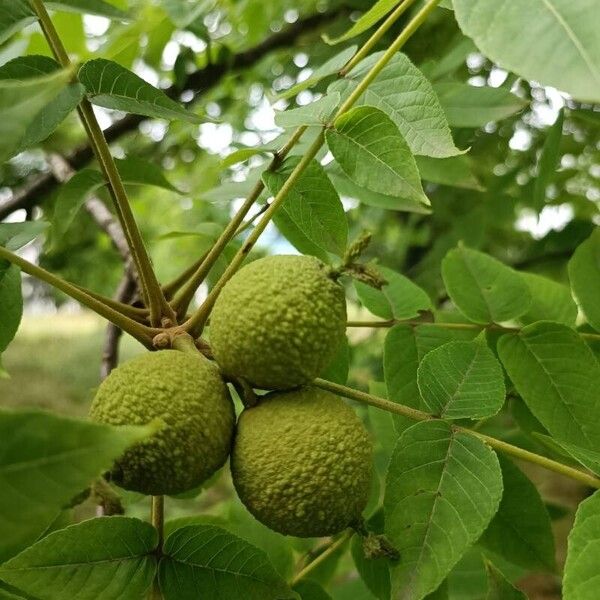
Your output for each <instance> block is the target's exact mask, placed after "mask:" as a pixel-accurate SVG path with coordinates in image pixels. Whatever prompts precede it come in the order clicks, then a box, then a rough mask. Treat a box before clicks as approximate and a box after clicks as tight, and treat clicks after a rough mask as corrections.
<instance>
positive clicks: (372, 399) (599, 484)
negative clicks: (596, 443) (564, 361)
mask: <svg viewBox="0 0 600 600" xmlns="http://www.w3.org/2000/svg"><path fill="white" fill-rule="evenodd" d="M314 385H316V386H317V387H320V388H321V389H324V390H327V391H329V392H333V393H334V394H338V395H339V396H343V397H345V398H349V399H350V400H357V401H358V402H364V403H365V404H369V405H370V406H375V407H376V408H380V409H382V410H387V411H388V412H391V413H395V414H397V415H402V416H403V417H407V418H409V419H412V420H413V421H431V420H440V421H442V420H443V419H438V417H435V416H434V415H431V414H429V413H426V412H423V411H421V410H417V409H415V408H411V407H409V406H404V405H403V404H397V403H396V402H391V401H390V400H386V399H385V398H380V397H378V396H374V395H373V394H368V393H366V392H361V391H359V390H354V389H352V388H349V387H347V386H345V385H340V384H338V383H333V382H331V381H326V380H325V379H316V380H315V382H314ZM453 428H454V430H455V431H460V432H462V433H467V434H469V435H473V436H475V437H477V438H479V439H480V440H481V441H483V442H484V443H486V444H487V445H488V446H490V447H491V448H494V450H498V451H500V452H503V453H504V454H508V455H509V456H513V457H515V458H518V459H520V460H524V461H527V462H530V463H533V464H536V465H538V466H540V467H543V468H544V469H548V470H549V471H554V472H555V473H560V474H561V475H564V476H566V477H569V478H571V479H574V480H575V481H579V482H580V483H583V484H585V485H587V486H590V487H592V488H595V489H600V478H598V477H596V476H594V475H590V474H588V473H584V472H583V471H580V470H579V469H575V468H573V467H569V466H568V465H564V464H562V463H560V462H558V461H555V460H552V459H550V458H546V457H545V456H541V455H539V454H535V453H534V452H530V451H529V450H525V449H523V448H519V447H518V446H513V445H512V444H509V443H507V442H503V441H502V440H499V439H497V438H493V437H491V436H489V435H485V434H483V433H479V432H478V431H473V430H472V429H468V428H466V427H459V426H456V425H454V426H453Z"/></svg>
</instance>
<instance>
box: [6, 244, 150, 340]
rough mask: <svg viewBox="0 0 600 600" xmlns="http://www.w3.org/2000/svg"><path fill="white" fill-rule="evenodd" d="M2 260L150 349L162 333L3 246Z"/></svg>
mask: <svg viewBox="0 0 600 600" xmlns="http://www.w3.org/2000/svg"><path fill="white" fill-rule="evenodd" d="M0 259H4V260H7V261H8V262H10V263H12V264H14V265H17V267H19V268H20V269H21V270H22V271H23V272H25V273H27V274H28V275H31V276H32V277H35V278H36V279H40V280H41V281H45V282H46V283H48V284H49V285H51V286H53V287H55V288H56V289H58V290H60V291H61V292H63V293H65V294H67V295H68V296H70V297H71V298H73V299H74V300H77V301H78V302H80V303H81V304H83V305H85V306H87V307H88V308H90V309H91V310H93V311H94V312H96V313H98V314H99V315H100V316H101V317H104V318H105V319H106V320H108V321H110V322H111V323H115V324H116V325H118V326H119V327H121V328H122V329H124V330H125V331H126V332H127V333H129V334H130V335H131V336H133V337H134V338H135V339H137V340H138V341H139V342H141V343H142V344H144V345H145V346H146V347H148V348H152V339H153V338H154V336H155V335H156V334H158V333H160V332H161V330H160V329H153V328H151V327H146V326H145V325H142V324H141V323H138V322H137V321H134V320H133V319H130V318H129V317H127V316H125V315H124V314H123V313H121V312H119V311H117V310H115V309H114V308H111V307H110V306H108V305H106V304H105V303H104V302H102V301H100V300H97V299H96V298H94V296H92V295H90V294H89V293H88V292H87V291H86V290H84V289H83V288H80V287H79V286H76V285H73V284H72V283H69V282H68V281H65V280H64V279H61V278H60V277H57V276H56V275H53V274H52V273H50V272H49V271H46V270H45V269H42V268H41V267H38V266H37V265H34V264H33V263H30V262H29V261H28V260H25V259H24V258H22V257H20V256H18V255H17V254H14V253H13V252H11V251H10V250H7V249H6V248H3V247H2V246H0Z"/></svg>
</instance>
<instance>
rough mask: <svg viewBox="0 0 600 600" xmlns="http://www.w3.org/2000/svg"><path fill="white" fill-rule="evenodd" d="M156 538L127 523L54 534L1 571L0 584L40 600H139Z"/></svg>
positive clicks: (101, 522) (96, 522) (152, 568)
mask: <svg viewBox="0 0 600 600" xmlns="http://www.w3.org/2000/svg"><path fill="white" fill-rule="evenodd" d="M157 543H158V533H157V531H156V529H154V527H152V525H150V524H149V523H145V522H144V521H140V520H139V519H130V518H126V517H102V518H100V519H90V520H89V521H83V522H82V523H78V524H77V525H71V526H70V527H67V528H66V529H61V530H59V531H55V532H54V533H51V534H50V535H48V536H46V537H44V538H42V539H41V540H40V541H39V542H37V543H35V544H34V545H33V546H30V547H29V548H27V549H26V550H24V551H23V552H21V554H19V555H18V556H15V557H14V558H13V559H11V560H9V561H8V562H7V563H5V564H3V565H1V566H0V579H2V580H3V581H6V582H7V583H9V584H10V585H12V586H14V587H16V588H18V589H19V590H23V591H24V592H26V593H27V594H29V595H31V596H34V597H36V598H43V599H44V600H73V598H77V599H78V600H98V599H99V598H102V600H123V599H125V598H126V599H127V600H143V599H144V598H146V594H147V593H148V590H149V588H150V586H151V585H152V580H153V578H154V574H155V572H156V556H155V555H154V550H155V548H156V544H157Z"/></svg>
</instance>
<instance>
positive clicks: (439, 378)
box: [417, 341, 506, 419]
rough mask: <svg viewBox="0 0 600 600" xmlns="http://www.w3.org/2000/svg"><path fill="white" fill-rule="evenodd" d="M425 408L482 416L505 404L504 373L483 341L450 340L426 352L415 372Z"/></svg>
mask: <svg viewBox="0 0 600 600" xmlns="http://www.w3.org/2000/svg"><path fill="white" fill-rule="evenodd" d="M417 380H418V384H419V391H420V392H421V398H422V399H423V404H424V405H425V406H426V407H427V410H428V411H429V412H431V413H433V414H435V415H439V416H440V417H443V418H445V419H465V418H468V419H483V418H485V417H491V416H492V415H495V414H496V413H497V412H498V411H499V410H500V409H501V408H502V405H503V404H504V396H505V393H506V390H505V388H504V373H503V371H502V367H501V366H500V363H499V362H498V360H497V359H496V357H495V356H494V353H493V352H492V351H491V350H490V349H489V348H488V347H487V345H486V344H485V342H481V341H473V342H449V343H448V344H444V345H443V346H440V347H439V348H436V349H435V350H432V351H431V352H429V353H428V354H426V355H425V358H424V359H423V361H422V362H421V364H420V365H419V370H418V373H417Z"/></svg>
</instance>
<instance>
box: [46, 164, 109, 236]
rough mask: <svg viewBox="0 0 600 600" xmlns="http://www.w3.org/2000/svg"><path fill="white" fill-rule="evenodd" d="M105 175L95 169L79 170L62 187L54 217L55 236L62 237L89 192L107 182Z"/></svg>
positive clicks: (55, 206) (57, 198)
mask: <svg viewBox="0 0 600 600" xmlns="http://www.w3.org/2000/svg"><path fill="white" fill-rule="evenodd" d="M105 182H106V181H105V179H104V175H102V173H100V171H96V170H94V169H82V170H81V171H78V172H77V173H75V175H73V177H71V179H69V180H68V181H67V182H66V183H63V185H62V186H61V187H60V190H59V192H58V196H57V197H56V202H55V205H54V215H53V218H52V226H53V238H54V239H55V240H59V239H60V238H62V237H63V236H64V235H65V233H66V232H67V230H68V229H69V227H70V226H71V223H73V219H74V218H75V215H76V214H77V213H78V212H79V209H80V208H81V207H82V206H83V204H84V202H85V201H86V198H87V197H88V195H89V194H92V193H93V192H95V191H96V190H98V189H100V188H101V187H102V186H103V185H104V184H105Z"/></svg>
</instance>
